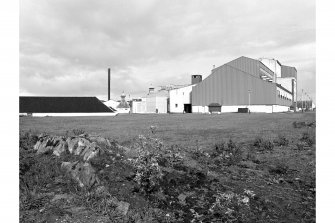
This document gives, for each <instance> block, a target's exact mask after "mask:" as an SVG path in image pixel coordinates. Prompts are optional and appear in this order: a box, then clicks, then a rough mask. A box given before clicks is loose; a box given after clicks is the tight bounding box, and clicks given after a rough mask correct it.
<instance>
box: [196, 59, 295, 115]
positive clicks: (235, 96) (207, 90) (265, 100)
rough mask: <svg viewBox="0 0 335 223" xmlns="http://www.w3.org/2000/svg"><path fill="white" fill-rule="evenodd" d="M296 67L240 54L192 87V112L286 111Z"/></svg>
mask: <svg viewBox="0 0 335 223" xmlns="http://www.w3.org/2000/svg"><path fill="white" fill-rule="evenodd" d="M296 89H297V70H296V68H294V67H289V66H285V65H282V64H281V63H280V62H279V61H277V60H275V59H266V58H262V59H259V60H255V59H251V58H248V57H244V56H242V57H239V58H237V59H235V60H232V61H230V62H228V63H226V64H224V65H222V66H220V67H217V68H214V69H213V70H212V72H211V74H210V75H209V76H208V77H207V78H206V79H204V80H203V81H202V82H200V83H198V84H197V85H195V86H194V87H192V112H193V113H207V112H213V111H216V112H237V111H238V109H239V108H248V109H249V110H250V111H251V112H266V113H272V112H286V111H289V110H290V108H294V107H295V104H296V98H297V97H296V92H297V90H296Z"/></svg>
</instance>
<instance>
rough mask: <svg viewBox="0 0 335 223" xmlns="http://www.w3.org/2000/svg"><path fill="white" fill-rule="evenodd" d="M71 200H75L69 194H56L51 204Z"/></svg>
mask: <svg viewBox="0 0 335 223" xmlns="http://www.w3.org/2000/svg"><path fill="white" fill-rule="evenodd" d="M62 199H64V200H67V201H69V200H71V199H73V196H71V195H69V194H56V195H55V196H54V197H53V198H52V199H51V202H56V201H59V200H62Z"/></svg>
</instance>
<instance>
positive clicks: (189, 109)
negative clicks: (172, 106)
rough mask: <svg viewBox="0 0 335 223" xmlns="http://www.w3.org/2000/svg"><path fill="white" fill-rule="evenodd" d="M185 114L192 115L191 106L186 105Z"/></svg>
mask: <svg viewBox="0 0 335 223" xmlns="http://www.w3.org/2000/svg"><path fill="white" fill-rule="evenodd" d="M184 112H185V113H192V105H191V104H184Z"/></svg>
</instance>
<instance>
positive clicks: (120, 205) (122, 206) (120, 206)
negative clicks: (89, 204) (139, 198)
mask: <svg viewBox="0 0 335 223" xmlns="http://www.w3.org/2000/svg"><path fill="white" fill-rule="evenodd" d="M107 203H109V204H110V205H113V206H115V207H116V208H115V210H117V211H118V212H119V213H121V214H123V215H127V213H128V209H129V206H130V204H129V203H127V202H124V201H118V199H117V198H116V197H112V198H111V199H109V200H108V201H107Z"/></svg>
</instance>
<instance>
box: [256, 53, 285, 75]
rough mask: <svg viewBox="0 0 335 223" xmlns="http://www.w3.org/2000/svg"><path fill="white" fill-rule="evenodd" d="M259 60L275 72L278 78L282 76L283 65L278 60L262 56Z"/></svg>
mask: <svg viewBox="0 0 335 223" xmlns="http://www.w3.org/2000/svg"><path fill="white" fill-rule="evenodd" d="M259 60H260V61H261V62H262V63H263V64H264V65H265V66H267V67H268V68H269V69H270V70H272V71H273V73H275V76H276V78H280V77H281V66H280V64H279V63H278V62H277V60H275V59H268V58H260V59H259Z"/></svg>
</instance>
